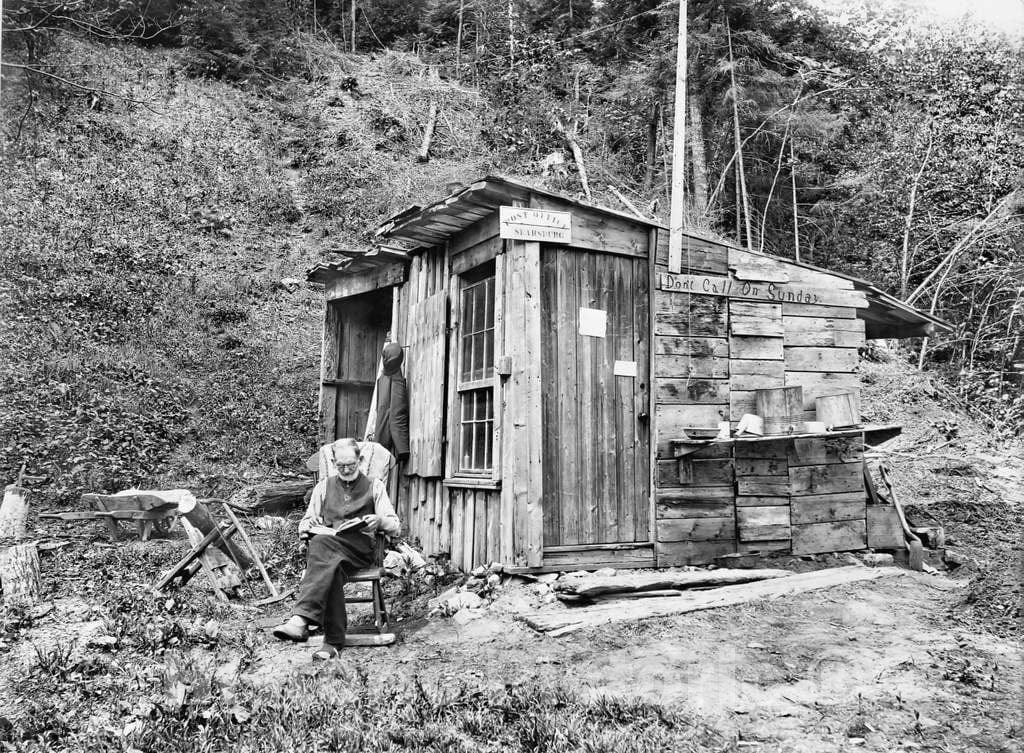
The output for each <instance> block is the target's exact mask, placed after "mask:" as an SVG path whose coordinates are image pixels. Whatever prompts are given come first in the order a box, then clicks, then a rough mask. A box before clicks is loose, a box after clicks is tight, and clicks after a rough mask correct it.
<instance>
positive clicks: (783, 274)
mask: <svg viewBox="0 0 1024 753" xmlns="http://www.w3.org/2000/svg"><path fill="white" fill-rule="evenodd" d="M667 262H668V234H667V232H663V231H659V232H658V243H657V255H656V257H655V274H656V277H657V276H658V275H660V274H663V273H667V271H668V268H667ZM683 266H684V269H683V272H684V274H686V275H690V276H691V277H690V278H689V279H693V276H698V277H700V276H707V277H712V278H714V279H718V280H722V279H726V278H727V279H728V280H730V281H731V284H730V285H729V287H728V289H729V295H728V296H727V295H724V294H723V295H704V294H697V293H691V292H684V291H683V290H678V291H671V292H670V291H666V290H662V289H661V286H660V285H658V289H656V290H655V291H653V295H654V307H655V332H654V347H655V356H654V361H655V366H654V368H655V390H656V392H655V403H656V408H655V416H656V422H655V431H656V436H657V440H656V442H657V464H658V467H657V473H656V479H655V481H656V492H655V496H656V500H657V509H656V516H657V526H656V527H657V542H658V543H657V546H656V550H657V554H658V564H659V565H660V566H666V565H677V564H689V563H698V562H709V561H710V560H711V559H712V558H713V557H714V556H717V555H718V554H722V553H728V552H729V551H737V550H738V551H752V550H762V551H763V550H781V549H789V548H790V547H792V548H793V550H794V551H801V552H806V551H812V550H813V551H834V550H842V549H848V548H860V547H861V546H863V536H862V535H861V533H860V531H861V528H862V525H863V523H864V518H865V514H864V512H863V502H864V500H863V488H862V485H860V486H858V483H859V482H858V481H857V479H856V477H855V476H856V471H855V468H860V465H859V464H858V463H859V461H858V460H856V459H852V458H848V459H847V460H845V461H843V463H837V462H834V461H832V462H820V463H813V462H811V463H808V462H804V461H805V460H806V453H807V452H810V450H809V449H808V447H809V446H804V447H803V451H804V453H805V454H804V455H799V454H794V453H795V452H796V451H795V450H794V449H793V448H792V447H791V446H790V445H791V444H792V442H791V441H790V440H782V441H780V442H767V443H756V444H740V445H737V446H736V448H735V451H734V453H733V451H726V450H723V449H719V450H717V452H720V453H724V455H723V456H721V457H711V456H709V455H708V454H707V452H708V451H702V452H701V453H698V454H695V455H692V456H689V457H688V458H687V459H685V460H682V461H680V460H676V459H674V458H672V457H671V449H672V447H671V440H672V439H673V438H678V437H679V436H680V431H681V429H683V428H684V427H686V426H704V427H712V426H715V425H716V424H717V423H718V422H719V421H721V420H728V421H730V422H731V423H732V424H733V426H735V424H736V422H738V421H739V419H740V418H741V417H742V416H743V414H745V413H754V412H756V411H755V406H754V396H755V392H754V390H757V389H762V388H769V387H783V386H793V385H800V386H801V387H803V388H804V406H803V407H804V419H805V420H814V418H815V414H814V401H815V398H817V397H819V396H823V395H832V394H838V393H841V392H847V391H855V390H856V389H857V386H858V379H857V375H856V369H857V348H858V347H860V346H861V345H863V344H864V341H865V339H864V322H863V320H861V319H858V318H857V317H856V309H857V308H858V307H863V306H866V305H867V301H866V298H865V297H864V296H863V295H862V294H861V293H859V292H857V291H856V290H854V287H853V283H852V282H850V281H848V280H845V279H843V278H840V277H835V276H833V275H828V274H825V273H822V272H818V271H816V270H812V269H807V268H804V267H800V266H797V265H794V264H787V263H785V262H782V261H779V260H775V259H770V258H767V257H765V256H763V255H759V254H752V253H750V252H746V251H743V250H741V249H736V248H732V247H729V246H727V245H725V244H718V243H714V242H711V241H705V240H703V239H697V238H693V237H687V238H686V241H685V245H684V251H683ZM769 286H770V287H769ZM751 287H754V288H760V289H761V290H762V291H765V290H769V289H771V290H772V291H773V292H772V295H771V296H763V295H762V296H758V295H757V294H755V293H752V292H751V290H750V288H751ZM693 289H706V288H693ZM782 289H799V290H802V291H810V292H811V293H812V294H813V298H812V300H815V301H817V302H816V303H813V304H812V303H806V302H804V303H797V302H793V301H791V300H789V299H788V298H787V296H786V295H781V294H778V291H780V290H782ZM772 298H774V299H772ZM821 446H822V447H824V446H825V444H824V443H821ZM830 446H831V445H830ZM816 452H817V453H818V454H819V455H822V457H825V456H827V453H826V452H825V451H824V450H820V448H819V450H817V451H816ZM823 453H824V454H823ZM811 455H814V453H813V452H812V453H811ZM829 457H831V456H829ZM847 486H849V487H850V488H849V489H847V488H846V487H847ZM811 489H817V491H810V490H811ZM836 495H839V496H836ZM844 495H845V496H844ZM858 495H859V496H858ZM854 497H857V499H858V500H859V502H858V501H856V500H855V499H854ZM858 504H859V505H860V507H859V508H857V505H858ZM854 508H857V509H858V510H859V511H860V517H859V519H856V518H855V517H851V516H853V515H854V513H855V512H856V510H855V509H854ZM854 544H856V546H854ZM818 547H826V548H825V549H822V548H818Z"/></svg>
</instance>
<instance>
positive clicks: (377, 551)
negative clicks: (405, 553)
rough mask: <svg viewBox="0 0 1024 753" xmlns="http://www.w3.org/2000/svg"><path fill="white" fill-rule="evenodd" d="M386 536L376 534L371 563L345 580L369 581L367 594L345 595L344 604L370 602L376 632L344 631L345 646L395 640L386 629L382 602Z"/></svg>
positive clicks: (386, 610)
mask: <svg viewBox="0 0 1024 753" xmlns="http://www.w3.org/2000/svg"><path fill="white" fill-rule="evenodd" d="M387 542H388V537H387V536H385V535H384V534H377V538H376V541H375V542H374V556H373V565H371V566H370V567H365V568H363V569H362V570H356V571H355V572H354V573H352V575H350V576H349V577H348V579H347V580H346V584H347V583H369V584H370V595H369V596H346V597H345V603H346V604H372V605H373V625H374V628H375V629H376V631H377V632H376V633H352V632H349V633H346V635H345V645H346V646H387V645H390V644H392V643H394V642H395V634H394V633H392V632H390V631H389V630H388V609H387V605H386V604H385V602H384V586H383V584H382V583H381V580H382V579H383V578H384V552H385V550H386V549H387Z"/></svg>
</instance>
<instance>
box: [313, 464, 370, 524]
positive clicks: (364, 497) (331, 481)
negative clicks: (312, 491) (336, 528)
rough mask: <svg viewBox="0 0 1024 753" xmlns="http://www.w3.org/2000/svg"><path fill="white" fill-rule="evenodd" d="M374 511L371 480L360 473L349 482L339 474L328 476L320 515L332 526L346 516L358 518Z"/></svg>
mask: <svg viewBox="0 0 1024 753" xmlns="http://www.w3.org/2000/svg"><path fill="white" fill-rule="evenodd" d="M375 512H376V507H375V505H374V504H373V482H372V481H370V479H368V478H367V477H366V476H364V475H363V474H362V473H360V474H359V475H358V476H357V477H356V479H355V481H352V482H351V483H349V482H345V481H342V480H341V477H340V476H328V477H327V488H326V489H325V490H324V504H323V508H322V509H321V514H320V517H322V518H323V519H324V523H325V524H326V525H329V526H333V525H335V524H336V523H338V522H340V521H342V520H345V519H346V518H358V517H361V516H363V515H372V514H374V513H375Z"/></svg>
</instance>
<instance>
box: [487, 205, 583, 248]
mask: <svg viewBox="0 0 1024 753" xmlns="http://www.w3.org/2000/svg"><path fill="white" fill-rule="evenodd" d="M498 235H499V236H500V237H502V238H505V239H506V240H511V241H539V242H542V243H564V244H566V245H569V244H571V243H572V214H571V213H569V212H549V211H548V210H546V209H526V208H524V207H501V208H500V214H499V223H498Z"/></svg>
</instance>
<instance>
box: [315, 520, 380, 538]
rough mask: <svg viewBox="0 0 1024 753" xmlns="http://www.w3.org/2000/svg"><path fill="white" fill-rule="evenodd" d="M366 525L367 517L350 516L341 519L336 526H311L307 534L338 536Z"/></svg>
mask: <svg viewBox="0 0 1024 753" xmlns="http://www.w3.org/2000/svg"><path fill="white" fill-rule="evenodd" d="M366 525H367V524H366V519H365V518H349V519H348V520H343V521H341V522H340V523H338V524H337V526H336V527H334V528H332V527H331V526H310V527H309V530H308V531H306V534H307V535H308V536H337V535H338V534H339V533H345V532H346V531H358V530H360V529H363V528H365V527H366Z"/></svg>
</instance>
